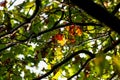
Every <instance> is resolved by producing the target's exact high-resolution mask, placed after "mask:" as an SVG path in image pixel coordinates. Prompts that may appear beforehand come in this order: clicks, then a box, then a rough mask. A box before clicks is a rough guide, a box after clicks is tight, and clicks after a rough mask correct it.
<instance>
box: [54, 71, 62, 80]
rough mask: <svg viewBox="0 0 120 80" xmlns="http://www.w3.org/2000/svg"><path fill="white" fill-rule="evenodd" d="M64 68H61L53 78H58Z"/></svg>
mask: <svg viewBox="0 0 120 80" xmlns="http://www.w3.org/2000/svg"><path fill="white" fill-rule="evenodd" d="M61 73H62V69H59V71H58V72H57V73H56V74H55V75H54V77H53V79H52V80H58V77H59V76H60V75H61Z"/></svg>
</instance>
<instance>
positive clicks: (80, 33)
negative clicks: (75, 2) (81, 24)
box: [76, 28, 82, 36]
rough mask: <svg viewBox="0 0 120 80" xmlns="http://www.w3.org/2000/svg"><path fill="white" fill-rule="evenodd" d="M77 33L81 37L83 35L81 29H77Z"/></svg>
mask: <svg viewBox="0 0 120 80" xmlns="http://www.w3.org/2000/svg"><path fill="white" fill-rule="evenodd" d="M76 33H77V35H78V36H81V35H82V30H81V29H80V28H77V29H76Z"/></svg>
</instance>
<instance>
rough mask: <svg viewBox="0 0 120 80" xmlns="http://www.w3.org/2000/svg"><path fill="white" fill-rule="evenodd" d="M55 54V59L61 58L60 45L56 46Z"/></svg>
mask: <svg viewBox="0 0 120 80" xmlns="http://www.w3.org/2000/svg"><path fill="white" fill-rule="evenodd" d="M55 56H56V59H57V60H60V59H62V57H63V54H62V51H61V48H60V47H58V48H56V51H55Z"/></svg>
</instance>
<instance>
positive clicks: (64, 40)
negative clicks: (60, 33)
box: [57, 37, 67, 46]
mask: <svg viewBox="0 0 120 80" xmlns="http://www.w3.org/2000/svg"><path fill="white" fill-rule="evenodd" d="M57 42H58V43H59V44H60V45H61V46H64V45H65V43H66V42H67V40H66V39H65V38H64V37H63V40H57Z"/></svg>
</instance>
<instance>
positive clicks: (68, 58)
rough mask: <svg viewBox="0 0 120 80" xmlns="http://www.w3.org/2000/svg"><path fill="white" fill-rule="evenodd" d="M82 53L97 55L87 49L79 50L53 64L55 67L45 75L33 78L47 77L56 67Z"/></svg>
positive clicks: (37, 79) (38, 79)
mask: <svg viewBox="0 0 120 80" xmlns="http://www.w3.org/2000/svg"><path fill="white" fill-rule="evenodd" d="M80 53H85V54H87V55H89V56H90V57H92V58H94V57H95V55H94V54H92V53H91V52H89V51H86V50H80V51H77V52H75V53H73V54H71V55H70V56H69V57H67V58H66V59H64V60H63V61H62V62H60V63H58V64H56V65H55V66H53V68H52V69H51V70H50V71H49V72H47V73H46V74H44V75H42V76H40V77H38V78H36V79H33V80H40V79H42V78H45V77H47V76H48V75H50V74H51V73H52V72H53V71H54V70H55V69H57V68H58V67H60V66H61V65H63V64H64V63H66V62H68V61H69V60H70V59H72V58H73V57H74V56H76V55H78V54H80Z"/></svg>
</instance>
